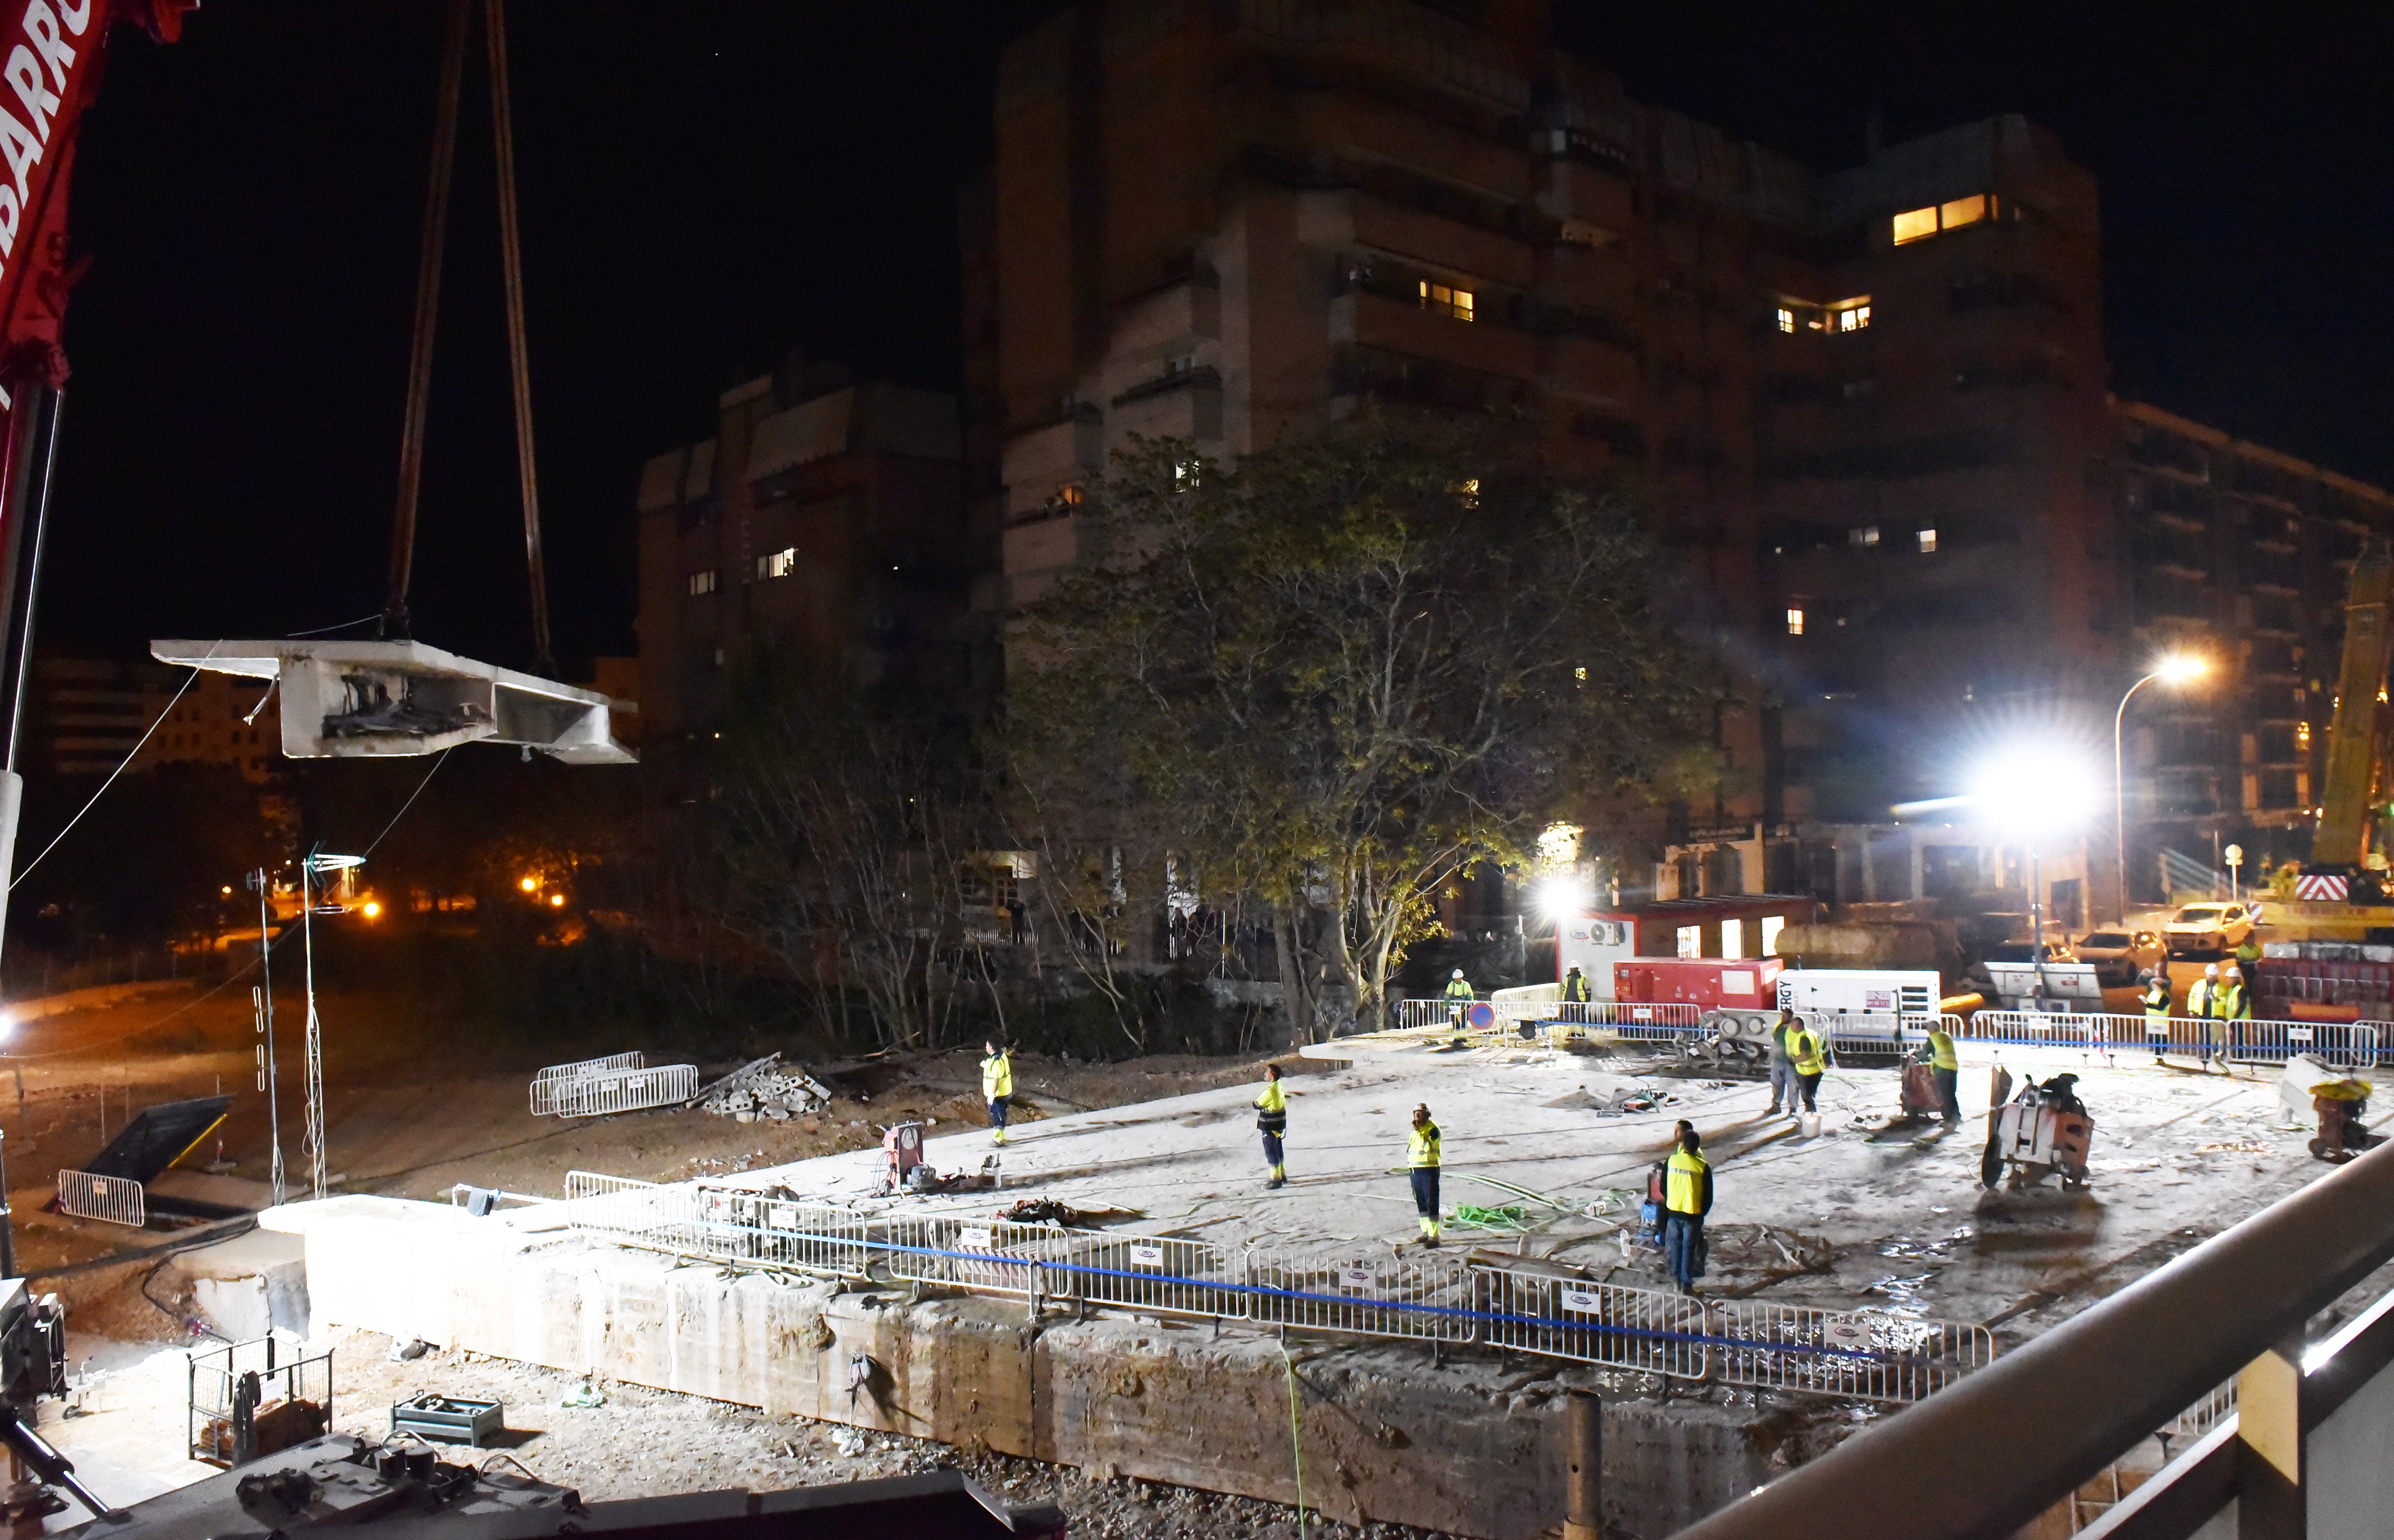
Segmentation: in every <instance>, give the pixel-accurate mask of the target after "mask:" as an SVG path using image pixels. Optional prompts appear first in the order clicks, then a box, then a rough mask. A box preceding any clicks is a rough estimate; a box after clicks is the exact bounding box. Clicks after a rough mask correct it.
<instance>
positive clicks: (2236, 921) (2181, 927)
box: [2162, 903, 2261, 957]
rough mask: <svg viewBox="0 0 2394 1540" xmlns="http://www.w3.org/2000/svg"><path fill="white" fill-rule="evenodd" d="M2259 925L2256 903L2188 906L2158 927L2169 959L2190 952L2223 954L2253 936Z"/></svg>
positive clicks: (2194, 904) (2259, 907)
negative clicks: (2165, 923) (2168, 953)
mask: <svg viewBox="0 0 2394 1540" xmlns="http://www.w3.org/2000/svg"><path fill="white" fill-rule="evenodd" d="M2260 923H2261V906H2260V905H2259V904H2257V903H2250V904H2248V903H2190V904H2188V905H2187V906H2186V907H2185V908H2183V909H2180V910H2179V911H2178V912H2177V914H2175V915H2171V916H2170V917H2169V923H2168V924H2167V925H2164V926H2163V927H2162V941H2164V943H2166V944H2167V945H2168V947H2169V951H2170V955H2171V956H2173V957H2176V956H2181V955H2183V954H2188V953H2192V952H2226V951H2228V950H2229V949H2230V948H2231V947H2234V946H2236V945H2238V944H2239V943H2240V942H2242V941H2243V940H2244V938H2245V937H2247V936H2249V935H2251V934H2252V933H2253V928H2254V927H2255V926H2256V925H2258V924H2260Z"/></svg>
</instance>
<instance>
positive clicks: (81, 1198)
mask: <svg viewBox="0 0 2394 1540" xmlns="http://www.w3.org/2000/svg"><path fill="white" fill-rule="evenodd" d="M145 1201H146V1200H145V1198H144V1195H143V1193H142V1190H141V1184H140V1183H139V1182H137V1181H132V1180H129V1179H127V1178H124V1177H101V1176H95V1175H94V1174H92V1173H91V1172H89V1171H61V1172H59V1213H61V1214H66V1215H71V1216H72V1217H73V1218H78V1219H99V1220H100V1221H102V1222H104V1223H107V1224H112V1225H130V1226H131V1227H133V1228H134V1229H135V1230H139V1229H140V1228H141V1227H142V1226H144V1225H146V1224H148V1223H149V1222H150V1216H149V1213H148V1211H147V1209H146V1208H145V1206H144V1204H145Z"/></svg>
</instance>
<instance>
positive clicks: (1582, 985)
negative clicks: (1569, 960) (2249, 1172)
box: [1563, 963, 1596, 1016]
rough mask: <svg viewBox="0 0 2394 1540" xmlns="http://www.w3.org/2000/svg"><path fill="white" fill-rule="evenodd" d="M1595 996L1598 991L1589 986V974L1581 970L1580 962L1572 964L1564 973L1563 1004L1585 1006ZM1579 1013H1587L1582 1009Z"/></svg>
mask: <svg viewBox="0 0 2394 1540" xmlns="http://www.w3.org/2000/svg"><path fill="white" fill-rule="evenodd" d="M1595 998H1596V991H1595V990H1593V989H1590V988H1589V987H1588V982H1587V975H1586V974H1585V973H1582V972H1581V971H1580V970H1579V964H1577V963H1573V964H1572V966H1571V967H1570V968H1569V969H1568V970H1567V971H1566V972H1565V973H1564V974H1563V1004H1564V1005H1567V1006H1584V1005H1586V1004H1587V1003H1588V1002H1589V1001H1590V1000H1593V999H1595ZM1577 1014H1578V1015H1581V1016H1585V1014H1586V1013H1585V1011H1582V1012H1579V1013H1577Z"/></svg>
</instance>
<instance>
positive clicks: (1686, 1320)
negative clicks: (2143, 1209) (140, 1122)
mask: <svg viewBox="0 0 2394 1540" xmlns="http://www.w3.org/2000/svg"><path fill="white" fill-rule="evenodd" d="M566 1191H567V1204H566V1214H567V1218H568V1221H569V1223H570V1224H571V1225H572V1229H573V1230H574V1231H576V1232H578V1233H580V1234H582V1235H585V1236H587V1237H589V1238H591V1239H593V1240H599V1241H604V1242H608V1243H611V1244H617V1245H625V1246H634V1247H639V1248H642V1249H646V1250H651V1251H659V1252H664V1253H667V1254H669V1255H672V1256H675V1257H685V1258H689V1259H691V1260H704V1261H711V1262H716V1263H719V1264H722V1265H725V1266H730V1267H755V1268H760V1269H767V1270H783V1271H790V1272H798V1273H805V1274H809V1275H811V1276H816V1277H825V1278H841V1279H848V1280H854V1281H858V1282H869V1283H906V1284H910V1285H912V1286H914V1287H916V1288H927V1287H940V1288H954V1289H960V1290H963V1291H966V1292H967V1293H972V1294H980V1295H994V1296H1004V1297H1011V1298H1018V1299H1023V1300H1026V1301H1028V1302H1029V1304H1030V1306H1031V1307H1032V1309H1033V1310H1039V1309H1041V1308H1043V1307H1045V1306H1047V1305H1057V1306H1062V1307H1065V1308H1077V1309H1080V1310H1100V1309H1103V1310H1129V1311H1133V1312H1136V1313H1140V1314H1155V1315H1170V1316H1179V1317H1190V1318H1195V1319H1200V1320H1204V1319H1211V1320H1214V1321H1217V1322H1239V1323H1246V1324H1250V1325H1256V1326H1265V1327H1271V1328H1275V1329H1279V1330H1283V1331H1298V1332H1326V1333H1337V1334H1341V1335H1347V1336H1371V1337H1381V1338H1388V1339H1392V1340H1399V1341H1411V1342H1425V1343H1429V1344H1432V1345H1434V1346H1437V1347H1440V1348H1446V1347H1462V1346H1466V1345H1470V1344H1477V1345H1480V1346H1484V1347H1491V1348H1495V1349H1500V1350H1503V1351H1506V1352H1518V1353H1534V1354H1538V1355H1541V1356H1544V1357H1547V1358H1557V1359H1565V1360H1569V1361H1572V1362H1582V1363H1597V1364H1604V1365H1607V1366H1610V1367H1615V1368H1622V1369H1629V1370H1634V1371H1637V1372H1639V1373H1644V1374H1652V1375H1666V1376H1669V1377H1671V1378H1675V1379H1690V1380H1701V1379H1707V1378H1711V1379H1717V1380H1724V1381H1726V1382H1728V1383H1730V1384H1738V1385H1752V1386H1758V1387H1759V1386H1767V1387H1770V1388H1773V1389H1788V1390H1810V1391H1817V1392H1819V1393H1822V1394H1825V1395H1833V1396H1841V1397H1846V1398H1849V1399H1854V1400H1861V1401H1875V1402H1899V1403H1900V1402H1911V1401H1916V1400H1918V1399H1919V1398H1921V1397H1922V1396H1925V1395H1927V1394H1929V1393H1930V1392H1932V1391H1934V1390H1937V1389H1941V1388H1942V1387H1944V1386H1946V1385H1948V1384H1951V1383H1952V1382H1953V1379H1954V1378H1956V1377H1957V1376H1959V1375H1964V1374H1966V1373H1968V1372H1969V1371H1971V1370H1973V1369H1975V1368H1978V1367H1979V1366H1980V1365H1981V1364H1983V1363H1985V1362H1987V1361H1988V1360H1989V1359H1990V1358H1992V1357H1993V1339H1992V1338H1991V1337H1990V1336H1989V1335H1988V1333H1987V1332H1986V1331H1985V1329H1984V1328H1982V1327H1978V1326H1969V1325H1963V1324H1959V1323H1953V1322H1944V1321H1935V1320H1927V1319H1922V1318H1917V1317H1913V1316H1908V1315H1901V1314H1897V1313H1894V1312H1891V1311H1872V1310H1863V1311H1853V1312H1845V1313H1840V1312H1835V1311H1828V1310H1800V1309H1792V1308H1790V1307H1785V1306H1758V1305H1754V1304H1751V1303H1739V1302H1728V1301H1717V1300H1706V1299H1701V1298H1692V1297H1689V1296H1681V1295H1677V1294H1670V1293H1665V1292H1663V1291H1660V1290H1654V1289H1638V1288H1629V1287H1624V1286H1622V1285H1619V1284H1611V1283H1590V1282H1586V1281H1584V1280H1581V1279H1577V1278H1573V1277H1568V1276H1561V1275H1559V1274H1557V1273H1555V1272H1552V1271H1537V1270H1527V1269H1522V1270H1516V1269H1511V1268H1507V1267H1505V1266H1503V1265H1501V1264H1500V1263H1497V1262H1494V1261H1490V1260H1485V1259H1483V1260H1480V1261H1473V1260H1470V1259H1468V1258H1467V1257H1455V1256H1444V1255H1436V1254H1429V1253H1423V1254H1420V1255H1413V1254H1407V1255H1402V1256H1392V1255H1389V1254H1388V1253H1386V1252H1372V1253H1362V1252H1358V1251H1353V1250H1345V1249H1338V1248H1335V1247H1332V1246H1327V1245H1324V1246H1308V1245H1306V1244H1302V1243H1294V1244H1292V1243H1279V1244H1271V1245H1266V1246H1251V1247H1248V1248H1245V1249H1243V1250H1240V1251H1232V1250H1230V1249H1229V1248H1226V1247H1222V1246H1217V1245H1215V1244H1211V1243H1208V1242H1204V1241H1196V1240H1191V1239H1190V1238H1188V1237H1186V1236H1174V1235H1141V1234H1132V1233H1125V1232H1123V1231H1088V1230H1068V1229H1062V1228H1059V1227H1056V1226H1050V1225H1025V1224H1011V1223H1008V1222H1006V1221H1004V1220H1000V1219H985V1218H973V1217H968V1216H964V1215H957V1214H912V1213H904V1212H900V1213H897V1214H892V1215H881V1216H869V1215H864V1214H860V1213H857V1212H855V1211H852V1210H848V1209H842V1208H837V1207H834V1206H832V1205H829V1204H819V1203H809V1202H806V1201H803V1200H798V1199H794V1198H788V1197H783V1196H781V1195H778V1194H776V1193H774V1192H769V1191H753V1190H749V1189H744V1188H731V1187H726V1186H723V1185H720V1184H716V1183H688V1184H679V1185H673V1186H661V1185H655V1184H651V1183H647V1182H638V1181H634V1180H631V1179H629V1178H622V1177H609V1176H603V1175H600V1174H599V1173H595V1172H586V1171H576V1172H573V1173H572V1174H571V1175H570V1176H569V1177H568V1178H567V1182H566Z"/></svg>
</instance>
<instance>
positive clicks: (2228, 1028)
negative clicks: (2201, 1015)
mask: <svg viewBox="0 0 2394 1540" xmlns="http://www.w3.org/2000/svg"><path fill="white" fill-rule="evenodd" d="M2250 1020H2253V991H2252V990H2251V988H2250V987H2248V986H2247V985H2246V984H2245V982H2244V970H2243V968H2240V967H2237V966H2236V965H2235V964H2233V963H2230V965H2229V966H2228V972H2227V974H2226V975H2225V976H2224V977H2223V978H2222V979H2221V981H2220V984H2219V987H2218V988H2217V989H2216V990H2213V991H2212V992H2211V1046H2212V1048H2213V1049H2214V1051H2216V1053H2217V1054H2218V1055H2219V1067H2220V1068H2221V1069H2222V1070H2225V1069H2227V1068H2228V1055H2229V1052H2230V1049H2232V1048H2234V1047H2235V1046H2236V1026H2235V1023H2237V1022H2239V1021H2250Z"/></svg>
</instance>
